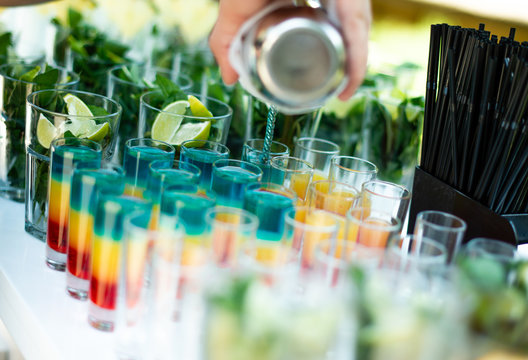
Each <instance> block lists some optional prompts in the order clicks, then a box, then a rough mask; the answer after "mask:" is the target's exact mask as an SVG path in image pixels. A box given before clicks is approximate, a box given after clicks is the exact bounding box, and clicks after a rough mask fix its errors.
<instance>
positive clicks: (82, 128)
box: [59, 119, 97, 137]
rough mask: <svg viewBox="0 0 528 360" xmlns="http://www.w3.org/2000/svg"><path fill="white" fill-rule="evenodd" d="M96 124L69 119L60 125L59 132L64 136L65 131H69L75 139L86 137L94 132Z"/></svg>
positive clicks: (91, 121) (90, 121)
mask: <svg viewBox="0 0 528 360" xmlns="http://www.w3.org/2000/svg"><path fill="white" fill-rule="evenodd" d="M96 127H97V123H96V122H95V120H91V119H90V120H84V121H79V120H72V119H69V120H67V121H65V122H63V123H62V124H61V126H60V127H59V130H60V132H61V134H64V133H65V132H66V131H70V132H71V133H72V134H73V136H75V137H87V136H88V135H89V134H91V133H93V132H94V131H95V128H96Z"/></svg>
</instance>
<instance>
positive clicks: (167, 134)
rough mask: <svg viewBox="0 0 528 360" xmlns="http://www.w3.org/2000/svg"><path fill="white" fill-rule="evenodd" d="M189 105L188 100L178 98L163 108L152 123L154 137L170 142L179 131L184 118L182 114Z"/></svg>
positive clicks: (152, 135)
mask: <svg viewBox="0 0 528 360" xmlns="http://www.w3.org/2000/svg"><path fill="white" fill-rule="evenodd" d="M188 107H189V102H188V101H185V100H178V101H175V102H173V103H170V104H169V105H167V106H166V107H165V108H163V110H162V112H160V113H159V114H158V115H157V116H156V119H154V124H152V133H151V137H152V139H154V140H160V141H165V142H170V140H171V139H172V138H173V137H174V135H175V134H176V131H178V128H179V127H180V124H181V122H182V120H183V116H182V115H183V114H185V110H186V109H187V108H188Z"/></svg>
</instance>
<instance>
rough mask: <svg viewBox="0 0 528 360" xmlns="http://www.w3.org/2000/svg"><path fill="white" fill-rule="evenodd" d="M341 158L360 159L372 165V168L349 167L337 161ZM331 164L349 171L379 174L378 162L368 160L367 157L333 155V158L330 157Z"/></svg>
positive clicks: (363, 162)
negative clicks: (357, 168) (358, 168)
mask: <svg viewBox="0 0 528 360" xmlns="http://www.w3.org/2000/svg"><path fill="white" fill-rule="evenodd" d="M340 159H350V160H354V161H359V162H360V163H362V164H368V165H369V166H371V169H369V170H356V169H352V168H349V167H347V166H344V165H341V164H338V163H337V161H338V160H340ZM330 166H335V167H337V168H338V169H341V170H345V171H349V172H354V173H357V174H377V173H378V167H377V166H376V164H374V163H373V162H371V161H368V160H366V159H362V158H358V157H355V156H348V155H336V156H333V157H332V159H330Z"/></svg>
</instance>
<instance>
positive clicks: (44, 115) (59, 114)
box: [25, 90, 121, 241]
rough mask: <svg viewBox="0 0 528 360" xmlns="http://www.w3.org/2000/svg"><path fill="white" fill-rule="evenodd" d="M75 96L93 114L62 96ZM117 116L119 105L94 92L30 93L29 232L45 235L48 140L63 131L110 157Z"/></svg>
mask: <svg viewBox="0 0 528 360" xmlns="http://www.w3.org/2000/svg"><path fill="white" fill-rule="evenodd" d="M75 98H77V99H79V100H80V101H81V102H82V103H84V104H86V105H87V106H88V108H89V109H90V108H91V109H92V110H90V112H91V113H92V115H89V114H88V113H87V112H86V111H85V110H84V111H83V110H82V108H83V106H80V108H81V109H79V107H78V106H76V105H73V106H71V108H68V106H67V103H66V101H65V100H68V99H69V100H70V101H71V100H72V99H75ZM74 102H75V103H77V104H79V103H78V102H77V101H74ZM73 113H76V114H77V115H73ZM120 116H121V105H119V104H118V103H117V102H115V101H113V100H111V99H109V98H107V97H104V96H101V95H97V94H92V93H86V92H82V91H74V90H40V91H37V92H34V93H31V94H29V96H28V98H27V111H26V134H25V135H26V139H25V143H26V196H25V198H26V199H25V230H26V231H27V232H28V233H29V234H31V235H33V236H35V237H36V238H38V239H40V240H42V241H45V239H46V231H47V230H46V229H47V227H46V224H47V223H46V220H47V216H48V204H47V197H48V178H49V161H50V158H49V157H50V144H51V141H52V140H53V139H55V138H60V137H62V136H65V135H69V136H72V135H73V136H74V137H76V138H88V139H90V140H93V141H96V142H97V143H99V144H100V145H101V146H102V151H103V160H106V159H109V158H110V157H111V152H112V149H113V147H112V144H113V141H114V137H115V134H116V133H117V131H118V126H119V118H120ZM39 129H40V130H39Z"/></svg>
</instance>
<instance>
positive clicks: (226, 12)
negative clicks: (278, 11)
mask: <svg viewBox="0 0 528 360" xmlns="http://www.w3.org/2000/svg"><path fill="white" fill-rule="evenodd" d="M269 1H270V0H250V1H248V0H220V4H219V9H218V18H217V22H216V24H215V26H214V27H213V30H212V31H211V34H210V35H209V47H210V48H211V51H212V53H213V55H214V57H215V59H216V61H217V62H218V66H219V67H220V72H221V74H222V79H223V81H224V82H225V83H226V84H228V85H231V84H234V83H235V82H236V81H237V80H238V74H237V73H236V71H235V70H234V69H233V67H232V66H231V64H230V63H229V56H228V53H229V46H230V45H231V42H232V40H233V38H234V37H235V35H236V33H237V31H238V29H239V28H240V26H241V25H242V24H243V23H244V22H245V21H246V20H248V19H249V18H251V17H252V16H253V15H254V14H256V13H257V12H258V11H259V10H261V9H262V8H264V7H265V6H266V5H267V4H268V2H269Z"/></svg>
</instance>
